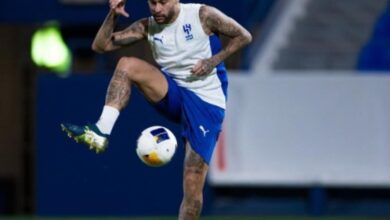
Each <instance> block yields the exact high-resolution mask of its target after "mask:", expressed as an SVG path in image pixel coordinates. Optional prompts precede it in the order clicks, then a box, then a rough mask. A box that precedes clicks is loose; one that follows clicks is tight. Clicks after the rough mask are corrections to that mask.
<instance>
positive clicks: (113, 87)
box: [106, 70, 131, 110]
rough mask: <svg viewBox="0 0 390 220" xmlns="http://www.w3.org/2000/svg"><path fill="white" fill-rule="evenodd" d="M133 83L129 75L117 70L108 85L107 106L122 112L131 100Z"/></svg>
mask: <svg viewBox="0 0 390 220" xmlns="http://www.w3.org/2000/svg"><path fill="white" fill-rule="evenodd" d="M130 86H131V82H130V80H129V77H128V73H126V72H125V71H122V70H116V71H115V72H114V75H113V77H112V78H111V81H110V84H109V85H108V90H107V95H106V105H109V106H112V107H115V108H117V109H119V110H122V109H123V108H124V107H126V105H127V103H128V102H129V98H130V91H131V87H130Z"/></svg>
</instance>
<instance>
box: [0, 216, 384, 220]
mask: <svg viewBox="0 0 390 220" xmlns="http://www.w3.org/2000/svg"><path fill="white" fill-rule="evenodd" d="M176 219H177V218H176V217H149V218H147V217H140V218H136V217H129V218H116V217H96V218H93V217H72V218H71V217H0V220H176ZM388 219H390V217H307V216H305V217H303V216H301V217H300V216H294V217H292V216H272V217H270V216H258V217H244V216H236V217H232V216H229V217H227V216H226V217H223V216H220V217H202V218H200V220H388Z"/></svg>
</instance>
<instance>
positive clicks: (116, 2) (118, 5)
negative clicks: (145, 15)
mask: <svg viewBox="0 0 390 220" xmlns="http://www.w3.org/2000/svg"><path fill="white" fill-rule="evenodd" d="M125 5H126V0H110V8H111V10H113V11H114V12H115V14H117V15H122V16H125V17H126V18H128V17H129V13H127V12H126V10H125Z"/></svg>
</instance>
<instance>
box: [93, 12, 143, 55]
mask: <svg viewBox="0 0 390 220" xmlns="http://www.w3.org/2000/svg"><path fill="white" fill-rule="evenodd" d="M116 19H117V15H116V13H115V12H114V11H113V10H110V12H109V13H108V15H107V17H106V19H105V20H104V22H103V24H102V26H101V27H100V29H99V31H98V33H97V34H96V37H95V40H94V41H93V43H92V50H94V51H95V52H98V53H104V52H108V51H112V50H116V49H119V48H121V47H124V46H128V45H131V44H133V43H135V42H137V41H139V40H142V39H145V38H146V30H147V25H148V19H147V18H144V19H141V20H138V21H136V22H134V23H133V24H131V25H130V26H129V27H128V28H126V29H124V30H122V31H119V32H114V27H115V25H116Z"/></svg>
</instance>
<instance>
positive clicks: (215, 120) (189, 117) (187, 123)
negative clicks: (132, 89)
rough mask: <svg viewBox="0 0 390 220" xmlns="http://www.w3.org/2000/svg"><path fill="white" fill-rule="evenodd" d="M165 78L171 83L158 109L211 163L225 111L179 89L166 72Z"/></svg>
mask: <svg viewBox="0 0 390 220" xmlns="http://www.w3.org/2000/svg"><path fill="white" fill-rule="evenodd" d="M164 75H165V77H166V79H167V81H168V93H167V95H166V96H165V97H164V98H163V99H162V100H161V101H160V102H158V103H156V104H155V107H156V108H157V110H158V111H160V112H161V113H162V114H163V115H165V116H166V117H168V118H169V119H171V120H173V121H175V122H177V123H180V124H181V125H182V137H184V138H185V139H187V140H188V141H189V143H190V145H191V147H192V149H193V150H194V151H195V152H196V153H198V154H199V155H200V156H201V157H202V158H203V159H204V161H205V162H206V163H207V164H209V163H210V160H211V157H212V154H213V151H214V148H215V145H216V143H217V140H218V136H219V133H220V132H221V129H222V122H223V119H224V117H225V110H224V109H222V108H220V107H217V106H215V105H212V104H210V103H207V102H205V101H203V100H202V99H200V98H199V97H198V96H197V95H195V93H193V92H192V91H190V90H188V89H186V88H184V87H180V86H178V85H177V83H176V82H175V81H174V80H173V79H172V78H171V77H170V76H168V75H167V74H166V73H164Z"/></svg>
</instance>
